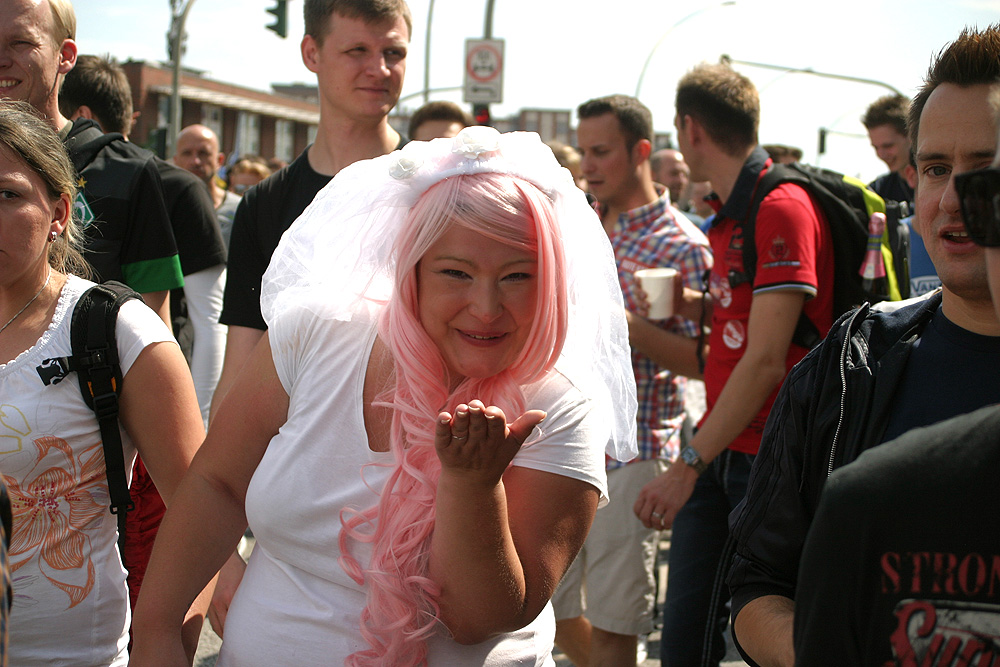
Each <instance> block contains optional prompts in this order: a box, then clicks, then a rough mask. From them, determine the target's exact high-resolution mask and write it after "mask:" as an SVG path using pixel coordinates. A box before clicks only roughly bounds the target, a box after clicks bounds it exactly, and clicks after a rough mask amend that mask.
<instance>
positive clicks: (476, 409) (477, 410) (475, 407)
mask: <svg viewBox="0 0 1000 667" xmlns="http://www.w3.org/2000/svg"><path fill="white" fill-rule="evenodd" d="M482 411H483V409H482V408H481V407H479V406H478V405H470V406H469V412H475V413H476V414H477V415H478V414H479V413H480V412H482Z"/></svg>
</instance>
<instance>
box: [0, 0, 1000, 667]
mask: <svg viewBox="0 0 1000 667" xmlns="http://www.w3.org/2000/svg"><path fill="white" fill-rule="evenodd" d="M75 22H76V20H75V15H74V10H73V7H72V5H71V4H70V2H69V0H10V1H7V2H3V3H0V50H2V58H0V79H2V81H3V82H4V86H3V87H2V88H0V98H2V99H0V444H3V447H2V448H0V480H2V482H3V484H2V485H0V491H2V493H0V541H2V542H3V545H4V548H3V549H0V570H2V572H3V575H4V577H3V579H2V583H3V589H4V590H3V593H4V595H3V596H2V598H0V664H2V665H5V664H10V665H101V666H107V665H114V666H119V665H126V664H135V665H190V664H191V662H192V660H193V658H194V655H195V651H196V649H197V644H198V638H199V634H200V632H201V628H202V624H203V620H204V619H205V618H206V617H207V618H208V620H209V621H210V623H211V626H212V628H213V629H214V630H215V631H216V632H217V633H218V634H219V635H220V636H222V637H223V644H222V650H221V653H220V655H219V663H218V664H220V665H240V666H243V665H258V664H259V665H273V664H286V663H288V661H289V659H290V658H289V656H294V661H295V663H296V664H303V665H320V664H347V665H372V666H375V665H393V666H395V665H424V664H428V665H496V666H497V667H500V666H505V665H512V664H532V665H551V664H553V658H552V653H553V651H554V650H555V649H556V648H557V649H558V650H560V651H562V653H563V654H564V655H565V656H566V657H567V659H569V660H570V661H572V662H573V664H575V665H577V666H578V667H588V666H590V665H593V666H595V667H603V666H612V667H616V666H620V665H623V666H632V665H636V664H637V661H638V660H639V657H638V655H639V653H640V652H641V650H642V646H643V642H644V638H645V637H646V636H647V635H648V634H649V633H650V632H651V631H652V630H653V624H654V617H655V614H656V612H657V609H656V606H655V600H656V597H657V590H658V587H661V586H664V587H665V589H666V590H665V604H664V606H663V610H662V633H661V640H660V649H661V656H660V659H661V662H662V664H663V665H670V666H671V667H677V666H686V665H691V666H695V665H713V664H714V665H718V664H719V662H720V661H721V660H722V657H723V656H724V655H725V653H726V645H727V641H732V642H733V643H734V644H735V646H736V648H738V650H739V651H740V653H741V654H742V655H743V657H744V659H745V660H746V662H747V663H748V664H751V665H766V666H769V665H781V666H788V667H792V666H793V665H804V666H811V665H885V664H899V665H916V664H936V665H959V664H963V665H964V664H979V665H988V664H993V663H994V662H995V661H997V660H1000V649H998V648H997V643H996V635H997V628H998V627H1000V586H998V583H997V582H998V581H1000V569H998V568H1000V566H998V565H997V563H1000V540H998V539H997V538H996V537H995V535H996V534H997V528H998V526H997V525H996V524H997V519H996V514H997V513H996V512H995V511H994V509H995V507H996V505H995V503H996V502H997V500H998V499H997V498H996V495H997V494H996V491H995V490H994V486H993V485H992V484H991V480H990V476H991V475H992V472H993V470H994V468H993V466H994V465H996V464H997V458H998V456H1000V446H998V445H1000V412H998V408H997V407H996V404H997V403H1000V374H997V373H996V371H995V369H996V366H994V365H993V364H995V363H996V362H997V361H998V360H1000V251H998V250H997V248H1000V157H998V142H1000V25H994V26H989V27H986V28H982V29H973V28H968V29H966V30H965V31H963V32H962V33H961V34H960V35H958V36H957V37H956V39H955V40H954V41H953V42H952V43H950V44H948V45H945V46H944V48H943V49H942V51H941V52H940V53H938V54H937V55H936V56H935V57H934V59H933V62H932V64H931V67H930V69H929V70H928V72H927V75H926V78H925V81H924V85H923V87H922V88H921V90H920V92H919V93H918V94H917V95H916V96H915V97H914V98H913V99H912V100H910V99H907V98H905V97H902V96H887V97H884V98H880V99H878V100H875V101H874V102H873V103H872V105H871V106H870V107H869V108H868V110H867V111H866V113H865V114H864V117H863V118H862V119H860V120H861V123H862V124H863V126H864V127H865V129H866V131H867V133H868V136H869V138H870V140H871V144H872V147H873V149H874V150H875V151H876V153H877V155H878V157H879V158H881V159H882V160H883V161H884V162H885V163H886V165H887V167H888V169H889V171H888V172H887V173H886V174H885V175H884V176H881V177H879V178H877V179H875V180H874V181H873V182H872V183H871V184H870V185H869V186H868V187H869V188H870V192H869V195H870V200H871V201H877V202H879V203H880V204H882V203H884V206H883V208H884V211H885V212H886V214H887V215H889V216H890V217H889V219H890V221H891V223H892V224H893V225H896V223H897V222H898V229H899V230H901V231H899V232H898V233H900V234H901V235H902V238H903V241H902V242H901V243H899V244H897V245H895V246H894V247H893V249H894V250H895V251H896V252H900V249H902V252H903V253H904V258H903V259H904V261H903V262H902V264H901V265H902V266H903V267H908V272H909V275H908V276H907V275H905V274H903V275H902V276H901V277H900V279H904V278H908V279H909V284H908V285H907V286H905V287H907V288H908V289H907V290H903V291H904V293H905V292H908V293H909V294H911V295H913V297H914V298H912V299H909V300H906V301H886V302H881V303H874V304H872V303H864V304H859V305H858V306H857V307H854V308H851V309H850V310H848V311H847V312H846V313H841V312H838V310H837V307H836V305H835V299H834V295H835V293H836V292H837V286H836V285H835V283H836V281H837V278H835V276H837V275H839V274H838V273H837V272H836V268H837V265H838V262H841V261H843V260H842V258H841V255H840V253H839V251H837V250H836V248H835V246H836V242H835V238H834V237H835V234H834V232H833V231H831V224H833V223H832V221H831V214H830V213H829V211H828V210H827V209H825V208H824V206H823V205H821V203H820V199H819V198H818V196H817V195H816V194H815V193H814V192H813V191H811V190H810V189H809V187H808V186H806V185H804V184H802V183H799V182H781V183H778V184H773V183H772V182H771V181H770V180H768V179H767V178H766V177H767V175H768V173H769V172H771V170H772V169H774V165H777V164H791V165H793V166H795V165H798V163H800V162H801V160H802V157H803V156H802V152H801V150H799V149H797V148H795V147H791V146H785V145H781V144H768V145H762V144H760V143H759V140H758V125H759V121H760V99H759V94H758V91H757V89H756V87H755V86H754V84H753V83H752V82H751V81H750V80H749V79H748V78H747V77H746V76H744V75H742V74H740V73H739V72H737V71H735V70H734V69H732V68H731V66H730V65H728V64H701V65H697V66H694V67H693V68H692V69H690V70H689V71H688V72H687V73H686V74H685V75H684V76H683V77H682V78H681V80H680V81H679V82H677V85H676V91H677V92H676V99H675V108H676V117H675V119H674V128H675V137H676V143H677V146H676V147H675V148H665V149H660V150H654V143H653V139H654V136H653V122H652V114H651V113H650V110H649V109H648V108H647V107H646V106H645V105H643V104H642V102H641V101H640V100H638V99H636V98H634V97H630V96H627V95H609V96H604V97H598V98H594V99H589V100H586V101H582V103H580V104H579V106H578V108H577V117H578V126H577V130H576V142H575V146H568V145H565V144H557V143H550V144H545V143H543V142H542V141H541V139H540V138H539V137H538V135H536V134H533V133H523V132H512V133H505V134H500V133H498V132H497V131H496V130H494V129H492V128H489V127H480V126H476V125H474V121H473V119H472V118H471V117H470V116H469V114H468V112H467V111H465V110H464V109H463V108H462V107H461V106H459V105H456V104H453V103H450V102H441V101H435V102H430V103H428V104H426V105H425V106H424V107H422V108H421V109H420V110H418V111H417V112H415V113H414V114H413V115H412V117H411V119H410V124H409V127H408V128H407V135H406V136H404V135H403V134H401V133H400V132H399V131H397V130H395V129H393V127H392V126H391V125H390V124H389V122H388V114H389V112H390V111H391V110H392V109H393V108H394V106H395V105H396V103H397V101H398V99H399V94H400V90H401V88H402V83H403V77H404V74H405V69H406V56H407V48H408V43H409V39H410V35H411V34H412V33H413V29H414V26H413V20H412V17H411V15H410V11H409V8H408V7H407V5H406V3H405V1H404V0H328V1H325V2H323V1H320V0H306V2H305V37H304V38H303V41H302V58H303V62H304V64H305V65H306V67H307V68H308V69H309V70H310V71H312V72H313V73H315V74H316V77H317V81H318V88H319V99H320V121H319V126H318V128H317V132H316V136H315V140H314V141H313V143H312V144H311V145H310V146H309V147H308V148H307V149H306V150H305V151H304V152H303V153H302V154H301V155H300V156H298V157H297V158H296V159H295V160H294V161H293V162H292V163H291V164H287V165H284V164H275V163H273V162H268V161H266V160H263V159H262V158H259V157H256V156H241V157H240V159H238V160H235V161H231V163H227V160H226V157H225V154H224V153H223V152H222V151H221V150H220V142H219V137H218V136H217V135H216V134H215V132H213V131H212V130H211V129H210V128H208V127H206V126H203V125H192V126H189V127H186V128H184V129H183V130H182V131H181V133H180V135H179V136H178V138H177V141H176V150H175V154H174V155H173V156H170V159H169V160H163V159H160V158H158V157H156V156H155V155H153V154H152V153H150V152H149V151H146V150H144V149H142V148H140V147H138V146H136V145H135V144H133V143H131V142H130V141H129V134H130V130H131V128H132V124H133V122H134V120H135V111H134V109H133V106H132V98H131V93H130V90H129V85H128V81H127V79H126V78H125V76H124V74H123V73H122V71H121V69H120V68H119V67H118V66H117V65H116V63H115V62H114V61H112V60H110V59H108V58H102V57H97V56H91V55H83V54H79V53H78V52H77V44H76V41H75ZM345 81H351V82H357V83H359V84H363V85H357V86H354V87H351V86H348V85H345V84H344V82H345ZM368 84H373V85H368ZM775 171H777V170H775ZM771 173H774V172H771ZM223 174H224V178H223ZM763 183H767V184H768V185H767V187H766V188H765V187H763V186H762V184H763ZM897 214H898V217H899V218H900V220H898V221H897V220H896V219H895V218H893V217H892V216H893V215H897ZM894 229H895V227H894ZM906 239H909V241H908V242H907V241H906ZM875 243H876V246H877V247H876V249H875V250H874V252H875V253H876V254H878V253H881V252H883V251H882V250H881V246H879V240H878V238H877V237H876V239H875ZM890 245H891V244H889V243H888V242H886V247H887V248H888V247H889V246H890ZM887 252H888V250H887ZM886 257H887V258H888V259H889V260H890V261H891V260H892V256H891V252H889V254H888V255H886ZM662 268H669V269H673V270H674V271H675V273H674V275H675V276H676V278H675V279H674V282H673V283H672V285H673V287H672V288H671V289H672V297H673V299H672V302H673V307H672V309H671V310H669V311H668V312H667V314H666V316H664V317H659V316H657V317H653V316H652V315H651V312H653V311H652V309H651V304H650V303H649V301H650V299H651V295H650V294H649V293H648V292H647V290H646V289H644V288H643V285H642V284H641V283H640V280H639V278H638V277H637V273H639V272H641V271H642V270H645V269H662ZM893 275H894V276H895V274H893ZM104 281H117V282H119V283H122V284H123V285H124V286H122V287H121V288H120V289H121V290H122V291H123V292H122V293H124V294H125V297H124V298H123V299H122V303H121V305H120V308H119V307H117V305H116V308H115V309H113V310H111V311H107V312H104V315H103V317H104V319H101V318H100V317H98V316H97V315H95V314H94V313H95V311H97V310H99V308H98V306H96V305H94V303H95V302H94V301H93V299H92V297H91V294H93V292H92V291H91V288H92V287H93V286H94V285H95V284H97V283H101V282H104ZM116 289H117V288H116ZM897 293H898V291H897ZM132 297H135V298H132ZM97 334H101V335H103V336H104V337H106V338H107V339H108V340H110V346H111V348H112V349H110V350H109V349H107V348H106V347H94V346H92V345H91V343H92V342H93V341H94V340H95V336H96V335H97ZM94 373H98V374H100V373H104V374H105V375H106V377H107V380H108V381H109V382H110V385H109V386H110V387H111V390H109V391H104V390H103V389H100V386H101V385H98V384H96V381H91V380H89V379H88V378H93V377H96V376H95V375H93V374H94ZM698 383H703V386H704V394H705V406H704V409H698V408H696V406H695V405H694V401H692V396H693V389H694V388H695V386H696V385H698ZM100 392H104V393H100ZM108 419H110V420H111V421H112V423H113V424H115V425H116V428H117V430H118V431H119V432H120V440H121V445H120V448H121V450H122V451H121V452H120V454H121V456H120V457H119V456H118V454H119V452H117V445H116V444H115V445H113V447H114V449H115V451H114V452H109V446H108V438H107V436H106V433H107V428H108V427H107V420H108ZM109 453H110V454H112V455H111V456H109V455H108V454H109ZM119 458H120V459H121V460H123V461H124V465H122V464H121V461H118V459H119ZM116 461H118V462H117V463H116ZM119 475H121V476H124V477H125V479H126V482H127V484H128V488H127V496H128V497H127V503H126V504H127V507H125V506H123V505H118V504H117V502H118V501H116V499H115V493H116V492H115V490H114V489H115V488H116V483H117V477H118V476H119ZM109 504H112V505H115V508H116V509H115V511H114V512H112V511H109ZM126 509H127V510H128V511H126ZM116 513H117V514H118V516H116V515H115V514H116ZM248 530H252V534H253V536H254V538H255V540H256V547H255V548H254V550H253V553H252V555H251V556H250V558H249V561H246V560H244V558H243V557H242V556H241V555H240V553H239V552H238V550H237V545H238V544H239V543H240V542H241V539H242V538H243V537H244V535H245V534H246V532H247V531H248ZM666 530H670V531H671V533H670V551H669V556H668V570H667V572H668V575H667V578H666V581H658V572H657V566H656V564H657V555H658V554H657V551H658V549H659V547H660V543H661V538H662V536H663V535H664V532H663V531H666ZM730 627H731V635H729V634H728V632H727V631H728V629H729V628H730ZM727 636H728V637H727Z"/></svg>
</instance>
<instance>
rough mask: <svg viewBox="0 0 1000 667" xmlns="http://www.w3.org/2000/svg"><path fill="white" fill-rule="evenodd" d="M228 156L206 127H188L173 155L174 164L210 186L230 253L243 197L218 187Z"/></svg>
mask: <svg viewBox="0 0 1000 667" xmlns="http://www.w3.org/2000/svg"><path fill="white" fill-rule="evenodd" d="M225 159H226V156H225V154H224V153H222V152H221V151H220V150H219V137H218V136H216V134H215V132H213V131H212V128H210V127H207V126H205V125H188V126H187V127H185V128H184V129H183V130H181V133H180V134H179V135H177V152H176V153H175V154H174V164H176V165H177V166H178V167H181V168H182V169H186V170H188V171H190V172H191V173H192V174H194V175H195V176H197V177H198V178H200V179H201V180H202V181H204V182H205V185H206V186H208V191H209V193H210V194H211V195H212V204H214V205H215V214H216V215H217V216H218V218H219V231H221V232H222V240H223V241H225V242H226V250H227V251H228V250H229V237H230V235H231V234H232V231H233V216H235V215H236V206H237V205H238V204H239V203H240V197H239V195H237V194H236V193H234V192H229V191H227V190H226V189H224V188H221V187H219V181H218V178H216V176H217V174H218V173H219V167H221V166H222V164H223V162H224V161H225Z"/></svg>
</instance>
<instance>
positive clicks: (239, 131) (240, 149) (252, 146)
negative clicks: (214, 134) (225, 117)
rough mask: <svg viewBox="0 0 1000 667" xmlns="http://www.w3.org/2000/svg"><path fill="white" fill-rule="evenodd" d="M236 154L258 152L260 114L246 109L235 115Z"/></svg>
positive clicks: (256, 153)
mask: <svg viewBox="0 0 1000 667" xmlns="http://www.w3.org/2000/svg"><path fill="white" fill-rule="evenodd" d="M236 153H237V155H248V154H253V155H259V154H260V116H258V115H257V114H255V113H248V112H246V111H241V112H239V115H238V116H237V117H236Z"/></svg>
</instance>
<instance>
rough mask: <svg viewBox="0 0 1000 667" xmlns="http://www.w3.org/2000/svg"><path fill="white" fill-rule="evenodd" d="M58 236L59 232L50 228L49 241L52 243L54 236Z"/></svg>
mask: <svg viewBox="0 0 1000 667" xmlns="http://www.w3.org/2000/svg"><path fill="white" fill-rule="evenodd" d="M58 236H59V232H57V231H55V230H52V231H51V232H49V243H53V242H54V241H55V240H56V238H58Z"/></svg>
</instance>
